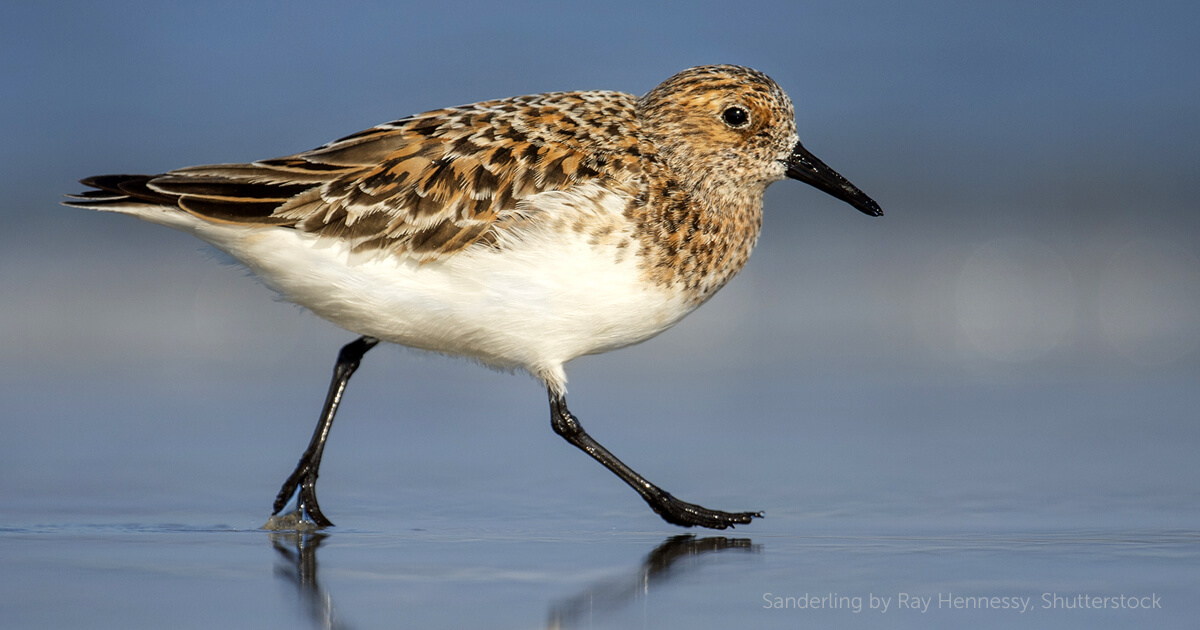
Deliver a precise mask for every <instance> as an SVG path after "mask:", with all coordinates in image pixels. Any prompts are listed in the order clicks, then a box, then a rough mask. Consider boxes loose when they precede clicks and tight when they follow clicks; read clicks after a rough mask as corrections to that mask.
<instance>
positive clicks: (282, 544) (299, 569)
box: [270, 531, 349, 630]
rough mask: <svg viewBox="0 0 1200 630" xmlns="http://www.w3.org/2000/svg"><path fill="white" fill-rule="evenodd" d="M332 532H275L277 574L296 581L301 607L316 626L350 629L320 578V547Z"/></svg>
mask: <svg viewBox="0 0 1200 630" xmlns="http://www.w3.org/2000/svg"><path fill="white" fill-rule="evenodd" d="M328 536H329V534H324V533H321V532H313V531H309V532H295V531H292V532H274V533H272V534H270V538H271V544H272V545H273V546H274V547H275V551H277V552H279V555H280V556H281V558H280V561H279V562H278V563H277V564H276V565H275V575H276V576H278V577H280V578H282V579H284V580H287V581H289V582H292V583H293V584H295V586H296V591H297V592H298V593H299V594H300V606H301V608H302V611H303V613H304V615H305V616H306V617H308V618H309V619H310V620H311V621H312V626H313V627H314V628H322V629H327V630H334V629H335V628H336V629H345V628H349V626H347V625H346V624H345V623H343V622H342V621H341V620H340V619H338V616H337V614H336V612H335V611H334V608H333V598H332V597H330V595H329V593H328V592H327V591H326V590H325V589H324V588H323V587H321V583H320V582H319V581H318V580H317V547H320V546H321V541H323V540H325V539H326V538H327V537H328Z"/></svg>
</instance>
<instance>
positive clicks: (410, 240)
mask: <svg viewBox="0 0 1200 630" xmlns="http://www.w3.org/2000/svg"><path fill="white" fill-rule="evenodd" d="M788 176H790V177H793V178H797V179H801V180H802V181H806V182H808V183H810V184H813V185H815V186H817V187H818V188H821V189H822V190H825V191H826V192H829V193H830V194H833V195H834V196H837V197H839V198H841V199H844V200H846V201H848V202H850V203H851V204H853V205H854V206H855V207H857V208H859V209H860V210H862V211H863V212H865V213H867V214H872V215H878V214H881V213H880V211H879V207H878V206H877V205H876V204H875V203H874V202H873V201H871V200H870V199H869V198H868V197H866V195H864V194H862V193H861V192H860V191H858V189H857V188H854V187H853V186H852V185H851V184H850V183H849V182H846V181H845V180H844V179H842V178H841V177H840V176H839V175H837V174H836V173H835V172H833V171H832V170H831V169H829V168H828V167H826V166H825V165H824V164H822V163H821V162H820V161H819V160H817V159H816V158H815V157H813V156H812V155H811V154H809V153H808V152H807V151H806V150H804V148H803V147H802V146H801V145H800V144H799V141H798V139H797V136H796V130H795V123H794V114H793V111H792V104H791V101H790V100H789V99H788V97H787V95H786V94H785V93H784V92H783V90H782V89H780V87H779V86H778V85H777V84H776V83H775V82H774V81H772V80H771V79H770V78H768V77H767V76H766V75H764V74H762V73H759V72H757V71H755V70H751V69H748V68H741V67H737V66H705V67H699V68H692V69H690V70H685V71H684V72H681V73H679V74H677V75H675V76H673V77H671V78H670V79H668V80H667V81H665V82H664V83H662V84H661V85H659V86H658V87H656V88H655V89H654V90H652V91H651V92H649V93H648V94H646V95H645V96H643V97H641V98H635V97H634V96H631V95H629V94H623V93H619V92H602V91H592V92H555V93H549V94H540V95H533V96H522V97H516V98H509V99H503V100H495V101H486V102H481V103H475V104H472V105H464V106H461V107H454V108H449V109H440V110H434V111H430V112H426V113H423V114H416V115H413V116H408V117H406V118H401V119H399V120H395V121H392V122H389V123H385V124H382V125H379V126H376V127H373V128H371V129H368V130H366V131H363V132H360V133H357V134H354V135H351V136H346V137H345V138H342V139H340V140H336V141H334V142H331V143H329V144H326V145H324V146H322V147H319V148H317V149H313V150H311V151H305V152H303V153H297V154H295V155H290V156H287V157H282V158H275V159H269V160H261V161H257V162H252V163H248V164H217V165H211V166H194V167H189V168H182V169H179V170H175V171H170V172H168V173H165V174H162V175H157V176H146V175H106V176H99V177H92V178H89V179H85V180H83V183H84V184H87V185H89V186H92V187H94V188H96V189H97V190H93V191H90V192H87V193H84V194H82V195H79V196H78V197H76V198H75V200H73V201H71V202H68V203H70V204H71V205H76V206H82V207H88V208H94V209H98V210H113V211H118V212H123V213H127V214H133V215H135V216H138V217H140V218H142V219H146V220H149V221H153V222H157V223H161V224H164V225H167V226H170V227H173V228H176V229H181V230H184V231H188V232H191V233H193V234H195V235H196V236H198V237H200V238H202V239H204V240H206V241H208V242H210V243H212V244H214V245H216V246H217V247H220V248H221V249H224V250H225V251H227V252H229V253H230V254H231V255H233V256H234V257H235V258H237V259H238V260H240V261H242V262H243V263H245V264H246V266H247V267H249V268H250V269H251V270H253V271H254V272H255V273H256V274H257V275H258V276H259V277H260V278H262V280H263V281H264V282H265V283H266V284H268V285H269V286H271V287H272V288H273V289H275V290H276V291H278V292H279V293H281V294H282V295H283V296H284V297H286V298H287V299H289V300H291V301H293V302H295V303H297V304H300V305H303V306H305V307H307V308H309V309H311V310H312V311H313V312H315V313H317V314H318V315H320V316H322V317H324V318H325V319H328V320H330V321H332V322H334V323H335V324H338V325H340V326H342V327H344V328H346V329H348V330H351V331H353V332H356V333H358V334H361V335H364V338H365V339H369V340H371V342H370V344H368V345H367V346H366V349H369V347H370V346H371V345H373V343H374V340H377V339H378V340H384V341H391V342H395V343H399V344H403V345H408V346H413V347H417V348H423V349H428V350H433V351H438V352H444V353H448V354H455V355H462V356H467V357H470V358H473V359H476V360H479V361H481V362H483V363H485V364H488V365H492V366H495V367H500V368H505V369H513V368H517V369H523V370H526V371H528V372H530V373H531V374H533V375H534V376H536V377H538V378H540V379H541V380H542V381H543V382H545V384H546V386H547V388H548V389H549V391H550V395H551V400H552V408H553V409H554V410H555V411H554V413H555V414H557V415H556V417H557V418H558V420H556V424H555V428H556V429H563V427H564V426H565V425H566V424H570V422H567V420H568V419H570V421H572V422H574V418H573V416H571V415H570V413H569V412H567V411H566V406H565V399H564V398H563V396H564V393H565V384H566V376H565V373H564V372H563V367H562V366H563V364H564V363H565V362H567V361H569V360H571V359H573V358H575V357H577V356H580V355H583V354H590V353H596V352H604V351H607V350H612V349H615V348H619V347H622V346H626V345H629V344H632V343H637V342H640V341H643V340H645V339H648V338H649V337H652V336H654V335H656V334H658V333H659V332H662V331H663V330H665V329H666V328H668V327H670V326H671V325H673V324H674V323H675V322H677V321H679V319H680V318H682V317H683V316H685V315H686V314H687V313H689V312H691V311H692V310H693V309H694V308H696V307H697V306H698V305H700V304H701V303H703V302H704V301H705V300H707V299H708V298H709V297H711V296H712V295H713V294H714V293H715V292H716V291H717V290H718V289H720V288H721V287H722V286H724V284H725V283H726V282H727V281H728V280H729V279H730V278H731V277H732V276H733V275H734V274H736V273H737V272H738V271H739V270H740V269H741V268H742V267H743V266H744V265H745V263H746V260H747V259H748V257H749V255H750V251H751V249H752V248H753V247H754V243H755V241H756V240H757V238H758V234H759V230H760V227H761V225H762V197H763V192H764V191H765V189H766V187H767V186H768V185H769V184H770V183H772V182H774V181H778V180H780V179H783V178H784V177H788ZM348 348H349V346H348ZM366 349H362V351H361V352H365V351H366ZM361 352H360V353H359V357H360V358H361ZM341 365H342V363H339V366H341ZM354 366H355V367H356V366H357V363H356V362H355V363H354ZM351 371H352V368H351ZM348 378H349V375H348V374H346V375H345V379H348ZM336 383H337V377H335V384H336ZM342 386H343V387H344V382H343V383H342ZM556 405H557V406H556ZM335 411H336V401H335V402H334V403H333V406H332V407H331V408H330V407H327V409H326V412H327V413H326V416H327V422H332V416H333V413H334V412H335ZM564 423H565V424H564ZM576 424H577V423H576ZM560 425H563V426H560ZM326 430H327V427H326ZM564 430H565V429H564ZM560 433H563V430H560ZM578 433H579V434H582V435H584V436H585V437H586V434H584V433H583V432H582V428H581V427H580V428H579V431H578ZM564 436H565V437H568V439H569V440H572V442H573V443H575V444H576V445H577V446H581V445H580V444H579V442H578V441H576V439H572V437H570V436H567V434H566V433H564ZM314 439H315V438H314ZM322 439H323V438H322ZM577 439H580V440H581V439H582V438H577ZM588 439H590V438H588ZM322 445H323V442H322ZM597 446H598V445H597ZM581 448H583V446H581ZM589 452H591V453H592V455H593V456H595V457H597V458H598V459H601V461H605V460H604V459H603V458H602V457H601V456H599V455H597V454H596V452H594V450H589ZM610 457H611V456H610ZM319 459H320V455H319V452H318V454H317V455H316V461H317V462H319ZM613 460H614V461H615V458H613ZM304 463H305V462H304V461H303V460H302V462H301V464H302V466H301V467H298V468H297V473H296V474H300V472H301V468H302V467H303V465H304ZM310 464H312V462H310ZM606 465H609V463H608V462H606ZM310 467H311V480H312V481H313V483H315V477H316V474H315V471H316V465H315V464H312V465H311V466H310ZM610 468H611V466H610ZM308 474H309V473H305V475H308ZM618 474H622V473H620V472H618ZM635 474H636V473H635ZM295 476H296V475H293V477H295ZM623 478H625V477H623ZM305 479H308V477H305ZM626 481H629V482H630V483H631V485H634V486H635V488H637V487H638V486H637V484H636V483H634V482H633V481H630V479H628V478H626ZM642 481H644V480H642ZM647 483H648V482H647ZM651 487H653V486H651ZM287 489H288V486H287V485H286V484H285V490H287ZM643 490H644V488H643V489H639V492H641V493H642V494H643V497H644V498H646V499H647V501H649V502H650V503H651V505H652V507H655V509H656V511H659V512H660V514H664V518H668V520H672V518H673V517H668V515H667V514H666V513H664V510H667V511H670V509H669V508H666V507H663V505H662V504H661V501H665V500H659V501H660V504H656V503H655V500H652V499H651V498H650V497H647V495H646V493H645V492H643ZM655 490H657V488H655ZM660 492H661V491H660ZM663 494H665V493H663ZM281 496H282V495H281ZM667 496H669V495H667ZM303 499H304V497H303V496H302V504H303V502H304V501H303ZM310 503H311V505H310V506H308V507H309V508H311V509H315V508H316V501H315V494H314V495H312V497H311V501H310ZM684 505H687V504H684ZM276 507H277V511H278V507H279V506H276ZM692 507H693V508H697V507H698V506H692ZM660 508H661V509H660ZM699 509H700V510H703V508H699ZM709 512H712V511H709ZM317 513H318V514H319V510H317ZM717 514H725V513H717ZM726 516H727V517H736V518H733V520H725V521H722V520H720V517H715V518H717V520H716V521H713V522H708V521H704V519H700V520H699V521H697V522H692V523H685V524H702V525H707V526H711V527H723V526H726V525H730V524H732V523H733V522H748V520H749V516H747V515H746V514H741V515H728V514H726ZM674 518H675V520H672V522H677V521H678V520H680V519H683V520H686V518H684V517H674ZM739 519H740V520H739ZM319 520H320V519H318V521H319ZM709 520H710V521H711V520H712V519H709ZM713 523H716V524H713ZM722 523H723V524H722Z"/></svg>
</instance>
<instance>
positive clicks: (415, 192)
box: [73, 92, 644, 261]
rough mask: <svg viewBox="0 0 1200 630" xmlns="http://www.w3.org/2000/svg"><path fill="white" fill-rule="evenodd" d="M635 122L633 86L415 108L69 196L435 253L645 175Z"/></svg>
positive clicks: (118, 179)
mask: <svg viewBox="0 0 1200 630" xmlns="http://www.w3.org/2000/svg"><path fill="white" fill-rule="evenodd" d="M636 126H637V122H636V117H635V114H634V98H633V97H632V96H630V95H627V94H622V93H617V92H569V93H568V92H563V93H551V94H544V95H539V96H534V97H518V98H514V99H505V100H501V101H490V102H485V103H478V104H475V105H468V106H464V107H459V108H452V109H443V110H436V111H432V112H427V113H425V114H418V115H416V116H411V117H408V118H403V119H400V120H396V121H393V122H390V123H387V124H384V125H380V126H377V127H373V128H371V129H367V130H365V131H362V132H359V133H356V134H353V135H350V136H346V137H344V138H341V139H339V140H336V141H334V142H331V143H329V144H326V145H324V146H321V147H318V148H316V149H313V150H311V151H306V152H303V153H297V154H295V155H290V156H285V157H280V158H274V159H269V160H260V161H257V162H252V163H247V164H215V165H208V166H193V167H188V168H182V169H178V170H175V171H171V172H169V173H166V174H164V175H159V176H157V177H152V176H125V175H121V176H100V177H94V178H89V179H87V180H84V182H83V183H84V184H86V185H88V186H92V187H94V188H98V189H99V190H98V191H92V192H91V193H84V195H83V196H81V197H80V198H79V199H80V200H79V201H76V202H73V203H75V204H77V205H88V204H89V203H92V204H109V203H114V202H115V201H117V200H119V201H121V202H123V203H129V202H130V201H133V202H138V203H147V204H156V205H177V206H178V207H179V208H181V209H182V210H184V211H186V212H189V213H191V214H194V215H197V216H199V217H202V218H204V219H208V220H212V221H219V222H233V223H240V224H246V225H274V226H285V227H290V228H294V229H297V230H302V231H305V232H310V233H314V234H319V235H322V236H327V237H332V238H338V239H344V240H346V241H348V242H349V243H350V245H351V246H352V247H353V248H354V249H355V250H357V251H377V250H385V251H390V252H395V253H406V254H409V255H412V256H414V257H416V258H418V259H419V260H422V261H426V260H432V259H436V258H440V257H444V256H447V255H450V254H452V253H454V252H456V251H460V250H462V249H464V248H466V247H469V246H471V245H472V244H474V243H488V244H495V243H496V242H497V234H496V231H497V230H500V229H503V227H502V226H503V225H504V224H505V221H504V219H505V217H508V216H512V215H513V214H515V213H518V212H519V211H518V205H519V204H520V202H521V201H522V200H523V199H526V198H528V197H530V196H532V195H536V194H538V193H543V192H548V191H556V190H565V189H567V188H569V187H571V186H575V185H579V184H582V183H585V182H588V181H592V180H595V179H598V178H602V179H605V180H608V181H609V182H611V183H613V184H614V185H616V186H617V187H628V186H632V185H633V184H631V183H630V182H632V181H633V180H638V181H640V178H639V177H638V175H639V172H638V169H639V168H640V166H639V165H640V164H641V157H642V153H641V151H642V149H644V147H640V146H639V145H638V144H637V143H636V142H631V141H630V138H634V137H637V133H636ZM584 129H590V130H593V131H592V133H590V134H589V133H584V132H583V131H581V130H584ZM614 132H615V133H614Z"/></svg>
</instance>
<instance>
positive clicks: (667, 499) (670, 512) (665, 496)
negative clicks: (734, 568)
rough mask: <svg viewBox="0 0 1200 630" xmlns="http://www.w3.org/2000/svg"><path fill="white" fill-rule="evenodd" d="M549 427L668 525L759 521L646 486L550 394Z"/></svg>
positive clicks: (714, 526) (717, 526)
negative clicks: (608, 472) (616, 480)
mask: <svg viewBox="0 0 1200 630" xmlns="http://www.w3.org/2000/svg"><path fill="white" fill-rule="evenodd" d="M550 424H551V425H552V426H553V427H554V432H555V433H557V434H559V435H561V436H563V438H564V439H566V440H567V441H568V442H570V443H571V444H574V445H575V446H576V447H577V448H578V449H579V450H581V451H583V452H585V453H587V454H588V455H591V456H592V458H593V459H595V460H596V461H598V462H600V463H601V464H604V467H605V468H607V469H609V470H611V471H613V473H615V474H616V475H617V476H618V477H620V478H621V480H622V481H624V482H625V483H627V484H629V486H630V487H632V488H633V489H634V490H637V493H638V494H640V495H642V498H643V499H645V500H646V503H649V504H650V509H652V510H654V511H655V513H657V514H658V515H659V516H661V517H663V520H665V521H666V522H668V523H671V524H673V525H680V526H682V527H694V526H700V527H710V528H712V529H725V528H727V527H733V526H734V525H737V524H746V523H749V522H750V520H751V519H753V518H755V517H758V518H762V512H721V511H719V510H710V509H708V508H705V507H701V506H699V505H694V504H691V503H686V502H684V501H680V500H679V499H676V498H675V497H673V496H671V493H669V492H667V491H665V490H663V489H662V488H659V487H658V486H656V485H654V484H652V483H650V482H649V481H647V480H646V478H645V477H643V476H641V475H639V474H637V472H636V471H634V470H633V469H632V468H630V467H629V466H626V465H625V463H624V462H622V461H621V460H619V459H617V457H616V456H615V455H613V454H612V453H610V452H608V449H606V448H604V447H603V446H601V444H600V443H599V442H597V441H596V440H595V439H593V438H592V436H590V435H588V434H587V431H584V430H583V425H581V424H579V419H577V418H576V417H575V416H574V415H573V414H572V413H571V410H570V409H567V399H566V397H564V396H561V395H557V394H555V393H554V392H550Z"/></svg>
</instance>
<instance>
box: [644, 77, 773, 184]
mask: <svg viewBox="0 0 1200 630" xmlns="http://www.w3.org/2000/svg"><path fill="white" fill-rule="evenodd" d="M637 109H638V116H639V118H640V120H641V122H642V130H643V133H644V134H645V135H646V136H647V137H648V138H649V139H651V141H652V142H653V143H654V145H655V146H656V147H657V148H658V150H659V152H660V154H661V155H662V156H663V158H664V159H665V160H666V162H667V163H668V164H669V165H670V166H671V168H672V170H673V171H675V172H676V173H679V174H680V175H681V176H683V177H686V180H685V182H684V184H685V185H686V186H688V187H689V188H692V189H693V190H701V189H710V190H711V189H713V188H721V187H728V188H731V190H727V191H726V194H736V195H738V196H742V195H745V194H750V195H754V194H761V192H762V189H763V188H765V187H766V185H767V184H770V183H771V182H775V181H779V180H781V179H783V178H784V176H785V172H786V166H785V161H786V160H787V158H788V156H789V155H790V154H791V151H792V148H793V147H794V146H795V145H796V142H797V137H796V123H795V113H794V112H793V110H792V101H791V99H789V98H788V96H787V94H785V93H784V91H783V90H782V89H781V88H780V87H779V85H778V84H776V83H775V82H774V81H772V80H771V78H770V77H768V76H767V75H765V74H763V73H761V72H759V71H757V70H753V69H750V68H743V67H740V66H727V65H723V66H700V67H697V68H690V69H688V70H684V71H683V72H680V73H679V74H676V75H675V76H673V77H671V78H669V79H667V80H666V81H664V82H662V83H661V84H660V85H659V86H658V87H656V88H654V89H653V90H651V91H650V92H649V93H647V94H646V95H645V96H643V97H642V98H640V99H638V102H637ZM735 190H736V192H735Z"/></svg>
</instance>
